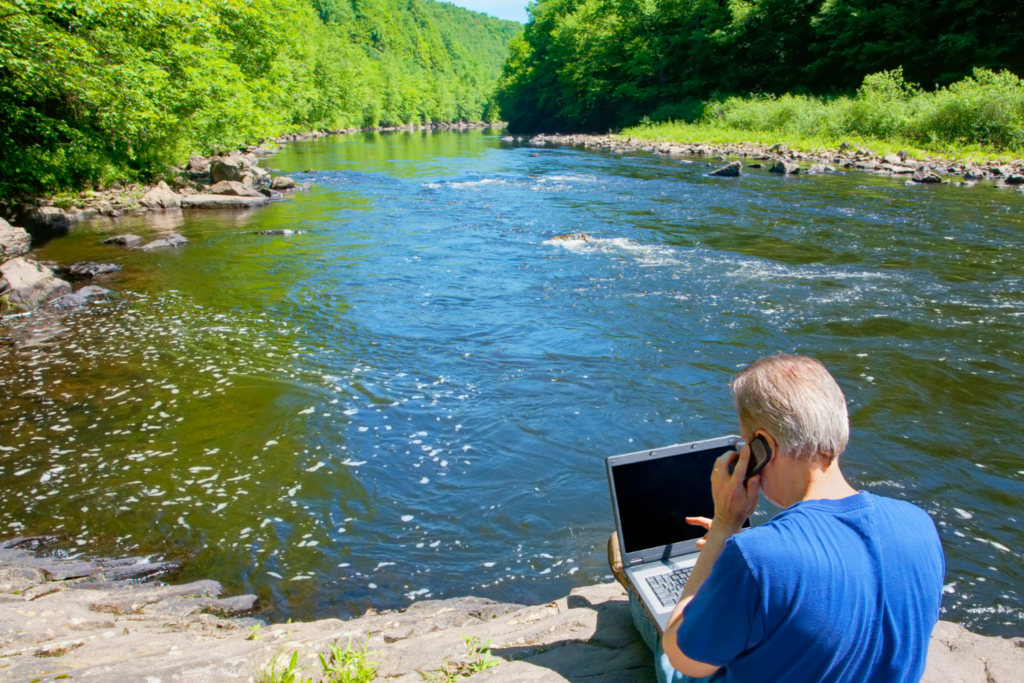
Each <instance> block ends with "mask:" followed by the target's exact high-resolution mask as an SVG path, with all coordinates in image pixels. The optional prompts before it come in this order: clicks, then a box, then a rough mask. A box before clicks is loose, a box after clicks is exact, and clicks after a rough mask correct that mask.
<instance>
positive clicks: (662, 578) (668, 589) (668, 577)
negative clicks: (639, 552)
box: [647, 567, 693, 607]
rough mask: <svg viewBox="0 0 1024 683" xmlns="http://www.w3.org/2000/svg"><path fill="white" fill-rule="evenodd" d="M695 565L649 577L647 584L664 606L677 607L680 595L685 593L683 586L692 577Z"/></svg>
mask: <svg viewBox="0 0 1024 683" xmlns="http://www.w3.org/2000/svg"><path fill="white" fill-rule="evenodd" d="M691 571H693V567H683V568H682V569H676V570H674V571H671V572H668V573H665V574H658V575H656V576H648V577H647V585H648V586H649V587H650V589H651V590H652V591H654V595H655V596H657V598H658V600H659V601H660V602H661V605H662V607H675V606H676V603H678V602H679V596H680V595H682V594H683V586H685V585H686V580H687V579H689V578H690V572H691Z"/></svg>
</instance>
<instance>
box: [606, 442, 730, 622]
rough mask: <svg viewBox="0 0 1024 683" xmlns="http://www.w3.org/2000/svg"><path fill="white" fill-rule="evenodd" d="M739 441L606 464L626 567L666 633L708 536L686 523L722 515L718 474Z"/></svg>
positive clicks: (638, 454) (630, 455)
mask: <svg viewBox="0 0 1024 683" xmlns="http://www.w3.org/2000/svg"><path fill="white" fill-rule="evenodd" d="M739 440H740V437H738V436H723V437H719V438H717V439H709V440H707V441H697V442H694V443H687V444H680V445H677V446H667V447H665V448H657V449H655V450H652V451H638V452H636V453H626V454H625V455H615V456H612V457H610V458H608V460H607V461H606V462H607V467H608V487H609V488H610V489H611V494H612V509H613V510H614V511H615V528H616V529H618V532H619V545H620V550H621V551H622V564H623V568H624V569H625V571H626V577H627V578H628V579H629V583H630V584H631V585H632V586H633V589H634V590H635V592H636V594H637V595H638V596H640V599H641V600H643V602H644V605H645V606H646V607H647V610H648V612H650V614H651V615H652V616H653V617H654V620H655V622H656V624H657V626H658V630H659V631H661V632H662V633H664V631H665V627H666V626H667V625H668V618H669V616H670V615H671V614H672V610H673V609H675V606H676V603H678V602H679V596H680V594H681V593H682V592H683V586H684V585H686V580H687V579H688V578H689V576H690V571H691V570H692V569H693V566H694V565H695V564H696V563H697V556H698V555H699V554H700V551H698V550H697V540H698V539H700V538H702V537H703V536H704V534H705V533H706V532H705V530H704V529H703V528H701V527H698V526H692V525H690V524H687V523H686V518H687V517H707V518H708V519H711V518H713V517H714V516H715V501H714V499H713V498H712V496H711V471H712V470H713V469H714V466H715V460H717V459H718V457H719V456H721V455H722V454H723V453H726V452H728V451H731V450H733V447H734V445H735V444H736V442H737V441H739ZM747 525H749V522H747V524H746V525H745V526H747Z"/></svg>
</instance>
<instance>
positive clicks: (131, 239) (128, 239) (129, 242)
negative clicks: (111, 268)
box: [103, 235, 142, 247]
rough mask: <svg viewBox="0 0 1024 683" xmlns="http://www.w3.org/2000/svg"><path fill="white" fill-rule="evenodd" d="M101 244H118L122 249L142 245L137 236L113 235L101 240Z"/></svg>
mask: <svg viewBox="0 0 1024 683" xmlns="http://www.w3.org/2000/svg"><path fill="white" fill-rule="evenodd" d="M103 244H118V245H121V246H122V247H137V246H139V245H140V244H142V238H141V237H139V236H138V235H114V236H113V237H108V238H107V239H105V240H103Z"/></svg>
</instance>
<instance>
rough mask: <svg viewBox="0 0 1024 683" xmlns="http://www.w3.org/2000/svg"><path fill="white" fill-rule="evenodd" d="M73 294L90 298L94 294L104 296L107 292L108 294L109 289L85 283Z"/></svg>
mask: <svg viewBox="0 0 1024 683" xmlns="http://www.w3.org/2000/svg"><path fill="white" fill-rule="evenodd" d="M75 294H77V295H78V296H80V297H83V298H86V299H91V298H92V297H94V296H106V295H107V294H110V290H109V289H104V288H102V287H97V286H96V285H86V286H85V287H82V288H81V289H79V290H78V291H76V292H75Z"/></svg>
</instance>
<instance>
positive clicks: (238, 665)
mask: <svg viewBox="0 0 1024 683" xmlns="http://www.w3.org/2000/svg"><path fill="white" fill-rule="evenodd" d="M35 542H36V539H14V540H13V541H7V542H6V543H4V544H3V546H5V547H4V548H0V662H2V663H3V664H5V665H6V666H5V667H4V668H3V669H0V680H23V681H31V680H36V679H38V680H42V681H47V680H55V679H58V678H61V677H64V678H67V677H70V678H72V679H85V680H89V681H95V682H96V683H106V682H111V683H112V682H115V681H116V682H123V681H139V682H140V683H141V682H145V683H164V682H170V681H186V682H188V683H221V682H223V681H251V680H254V679H255V678H256V676H257V674H258V673H259V672H260V671H264V670H265V669H266V667H267V664H268V663H269V662H272V661H274V660H277V661H278V662H281V663H282V664H284V663H286V660H288V659H290V658H291V656H292V654H293V653H294V652H298V657H299V660H300V661H301V662H302V664H303V666H305V667H306V670H305V672H304V676H305V677H312V679H313V680H314V681H316V680H319V670H320V669H319V665H318V663H317V654H318V653H321V652H325V651H326V650H327V648H328V646H329V645H331V644H332V643H335V642H338V643H340V644H341V645H342V646H343V647H344V646H345V645H346V644H347V643H348V642H349V638H352V642H353V643H354V644H358V645H361V644H362V643H363V642H364V641H366V639H367V638H369V649H370V650H374V651H376V653H375V654H373V655H372V656H371V659H373V660H375V661H376V662H378V668H377V679H378V680H383V679H397V680H398V681H399V682H401V683H421V681H423V680H425V677H426V676H427V675H428V674H431V673H432V672H436V671H437V670H439V669H441V668H442V667H446V666H450V665H451V664H457V663H458V662H461V661H465V656H466V654H467V652H466V644H465V641H464V639H463V636H477V637H478V638H480V639H481V640H483V641H486V640H491V641H492V645H491V648H492V649H491V652H492V654H493V655H494V656H496V657H498V658H499V659H500V660H501V663H500V664H499V665H498V666H497V667H494V668H492V669H488V670H485V671H482V672H480V673H477V674H475V675H473V676H472V678H476V679H477V680H478V681H479V682H480V683H564V682H571V683H584V682H585V683H623V682H627V683H633V682H636V683H655V675H654V670H653V662H652V656H651V653H650V652H649V651H648V650H647V648H646V647H645V646H644V644H643V642H642V641H641V640H640V638H639V635H638V634H637V632H636V630H635V629H634V627H633V623H632V619H631V616H630V612H629V603H628V601H627V599H626V595H625V592H624V591H623V590H622V588H621V587H620V586H619V585H618V584H616V583H610V584H603V585H595V586H586V587H583V588H577V589H575V590H573V591H572V593H571V594H570V595H568V596H567V597H564V598H561V599H559V600H555V601H554V602H551V603H548V604H546V605H538V606H533V607H527V606H523V605H515V604H506V603H499V602H494V601H492V600H487V599H483V598H473V597H466V598H452V599H449V600H428V601H422V602H416V603H413V604H412V605H410V606H409V607H408V608H406V609H404V610H401V611H394V612H379V613H377V612H373V611H370V612H367V614H365V615H364V616H362V617H359V618H357V619H351V620H348V621H341V620H338V619H322V620H319V621H313V622H308V623H290V624H275V625H266V624H264V623H263V622H261V621H258V620H257V619H253V618H251V617H248V618H238V617H237V616H232V615H239V614H246V613H249V612H251V611H252V610H254V609H256V608H257V607H258V604H257V601H256V598H255V597H254V596H238V597H233V598H225V597H223V595H222V593H223V589H222V588H221V586H220V584H218V583H217V582H215V581H197V582H194V583H189V584H185V585H180V586H166V585H159V584H153V583H148V584H147V583H138V581H140V580H144V579H145V578H147V577H153V576H156V577H159V576H161V575H164V574H166V573H167V572H169V571H172V570H173V569H174V568H175V567H174V565H173V563H159V562H150V561H148V560H146V559H145V558H130V559H128V560H116V561H82V560H74V559H72V560H66V559H59V558H44V557H37V556H36V555H34V554H33V553H32V552H30V550H29V549H31V548H32V547H33V543H35ZM257 626H259V628H256V627H257ZM254 630H255V633H254ZM923 680H924V681H925V683H940V682H941V683H946V682H953V683H1019V682H1021V681H1024V639H1014V640H1004V639H1000V638H988V637H984V636H979V635H975V634H973V633H970V632H969V631H966V630H964V629H962V628H960V627H959V626H957V625H955V624H952V623H949V622H939V624H938V626H937V627H936V628H935V632H934V633H933V635H932V642H931V648H930V650H929V661H928V670H927V672H926V673H925V676H924V679H923Z"/></svg>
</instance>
